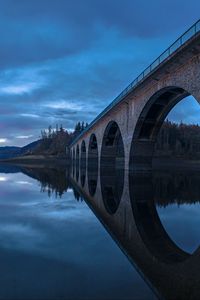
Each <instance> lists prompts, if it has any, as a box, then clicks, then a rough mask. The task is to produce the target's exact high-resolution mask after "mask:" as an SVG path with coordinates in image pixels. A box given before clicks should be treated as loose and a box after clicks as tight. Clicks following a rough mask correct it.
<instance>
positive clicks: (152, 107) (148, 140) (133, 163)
mask: <svg viewBox="0 0 200 300" xmlns="http://www.w3.org/2000/svg"><path fill="white" fill-rule="evenodd" d="M187 96H189V93H188V92H187V91H185V90H184V89H183V88H180V87H174V86H171V87H166V88H163V89H161V90H160V91H158V92H156V93H155V94H154V95H153V96H152V97H151V98H150V99H149V101H148V103H147V104H146V105H145V107H144V108H143V110H142V112H141V114H140V116H139V118H138V121H137V124H136V127H135V130H134V134H133V138H132V143H131V150H130V159H129V167H130V169H131V170H136V171H138V170H147V169H151V167H152V157H153V151H154V145H155V142H156V139H157V135H158V133H159V130H160V128H161V126H162V124H163V122H164V120H165V118H166V116H167V115H168V113H169V112H170V111H171V110H172V108H173V107H174V106H175V105H176V104H177V103H178V102H180V101H181V100H182V99H183V98H185V97H187Z"/></svg>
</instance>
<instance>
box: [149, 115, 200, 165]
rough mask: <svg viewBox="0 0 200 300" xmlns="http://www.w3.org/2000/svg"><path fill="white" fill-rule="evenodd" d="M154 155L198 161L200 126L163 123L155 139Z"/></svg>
mask: <svg viewBox="0 0 200 300" xmlns="http://www.w3.org/2000/svg"><path fill="white" fill-rule="evenodd" d="M155 155H156V156H168V157H171V156H173V157H184V158H189V159H191V158H192V159H200V126H199V125H188V124H184V123H182V122H181V123H180V124H177V123H173V122H170V121H168V120H167V121H165V122H164V123H163V125H162V127H161V130H160V132H159V135H158V138H157V142H156V145H155Z"/></svg>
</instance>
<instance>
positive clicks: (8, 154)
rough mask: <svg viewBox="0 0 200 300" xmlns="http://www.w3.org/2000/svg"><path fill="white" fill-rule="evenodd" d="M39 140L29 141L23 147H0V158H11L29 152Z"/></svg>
mask: <svg viewBox="0 0 200 300" xmlns="http://www.w3.org/2000/svg"><path fill="white" fill-rule="evenodd" d="M40 142H41V140H38V141H35V142H33V143H30V144H28V145H26V146H24V147H14V146H6V147H0V159H6V158H12V157H17V156H21V155H28V154H31V153H32V151H33V150H34V149H35V148H36V147H37V146H38V145H39V144H40Z"/></svg>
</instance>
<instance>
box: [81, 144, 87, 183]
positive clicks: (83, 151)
mask: <svg viewBox="0 0 200 300" xmlns="http://www.w3.org/2000/svg"><path fill="white" fill-rule="evenodd" d="M80 176H81V185H82V187H83V186H84V185H85V178H86V145H85V141H84V140H83V141H82V143H81V160H80Z"/></svg>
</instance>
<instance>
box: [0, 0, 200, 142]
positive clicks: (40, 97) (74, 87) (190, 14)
mask: <svg viewBox="0 0 200 300" xmlns="http://www.w3.org/2000/svg"><path fill="white" fill-rule="evenodd" d="M199 11H200V1H199V0H196V1H194V0H191V1H186V0H185V1H184V0H181V1H180V0H177V1H175V0H168V1H164V0H163V1H162V0H156V1H153V0H152V1H144V0H143V1H142V0H140V1H139V0H130V1H129V0H123V1H122V0H119V1H118V0H111V1H109V0H73V1H72V0H0V37H1V43H0V45H1V47H0V105H1V109H0V146H4V145H22V146H23V145H25V144H27V143H29V142H31V141H33V140H35V139H38V137H39V136H40V130H41V129H44V128H47V127H48V126H49V125H52V126H53V127H55V125H56V123H58V124H61V123H62V124H63V127H65V128H67V129H69V130H70V129H72V128H74V124H75V123H76V122H77V121H79V120H80V121H87V122H90V121H92V119H93V118H94V117H95V116H96V115H97V114H98V113H100V112H101V110H102V109H103V108H104V107H105V106H107V105H108V104H109V103H110V102H111V101H112V100H113V99H114V98H115V97H116V96H117V95H118V94H119V93H120V92H121V91H122V89H123V88H125V87H126V86H127V85H128V84H129V83H130V82H131V81H132V80H133V79H134V78H135V77H136V76H137V75H138V74H139V73H140V72H141V71H143V69H144V68H145V67H146V66H147V65H148V64H149V63H151V62H152V61H153V60H154V59H155V58H156V57H157V56H158V55H159V54H160V53H161V52H162V51H163V50H165V48H167V47H168V46H169V45H170V44H171V43H172V42H173V41H174V40H175V39H176V38H177V37H178V36H179V35H180V34H182V33H183V32H184V31H185V30H186V29H187V28H188V27H189V26H191V25H192V24H193V23H194V22H195V21H197V20H198V18H199ZM194 107H195V104H194V105H188V106H187V110H185V109H182V110H181V109H180V110H179V118H181V119H182V120H185V118H186V116H185V114H186V113H187V118H190V116H191V115H192V116H193V118H194V111H195V109H196V108H195V109H194ZM189 112H191V114H190V113H189ZM173 119H174V120H175V119H176V114H174V115H173ZM187 121H191V120H190V119H188V120H187Z"/></svg>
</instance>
